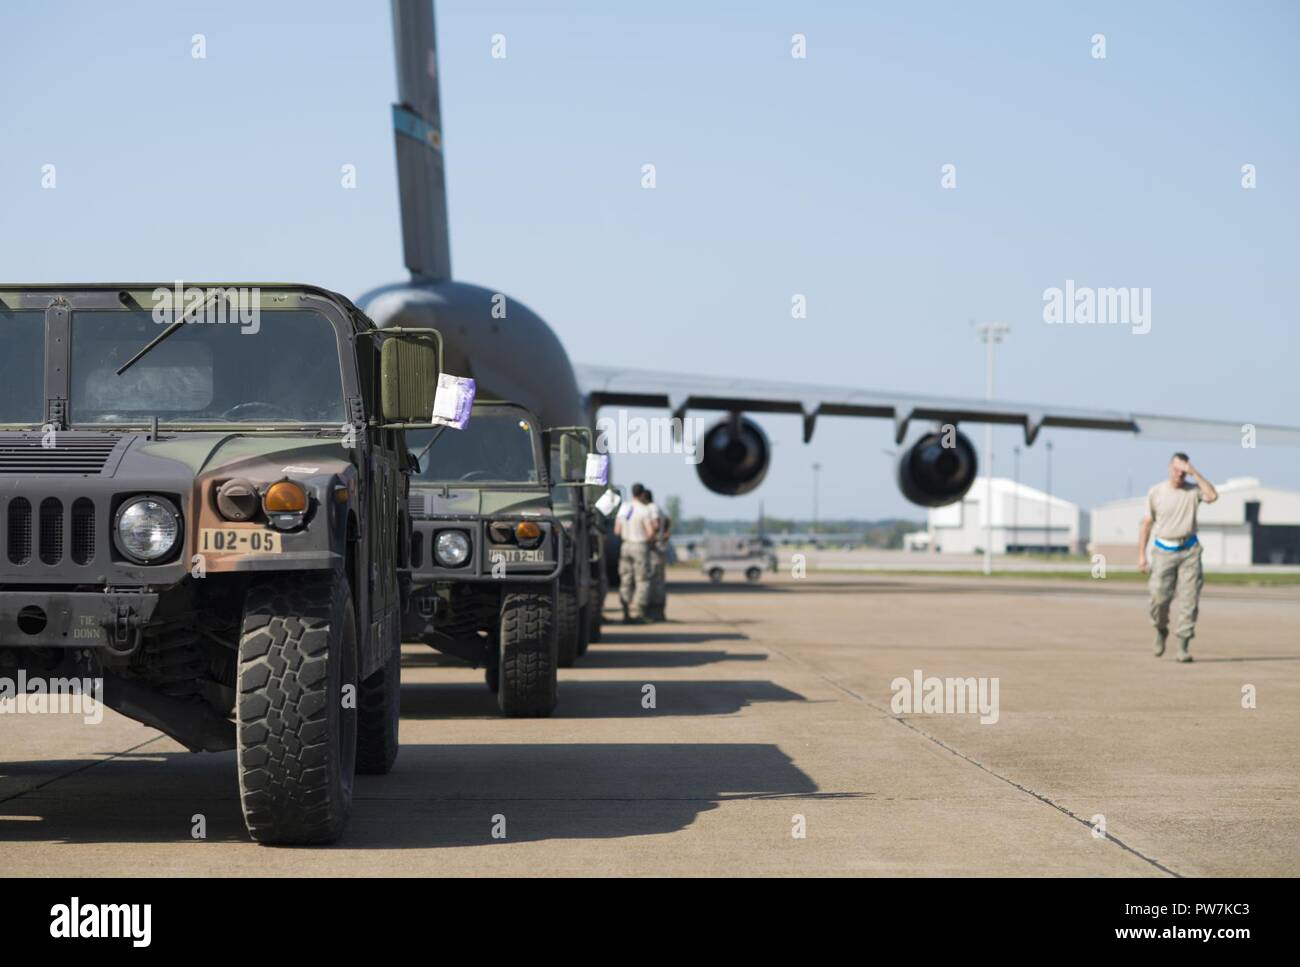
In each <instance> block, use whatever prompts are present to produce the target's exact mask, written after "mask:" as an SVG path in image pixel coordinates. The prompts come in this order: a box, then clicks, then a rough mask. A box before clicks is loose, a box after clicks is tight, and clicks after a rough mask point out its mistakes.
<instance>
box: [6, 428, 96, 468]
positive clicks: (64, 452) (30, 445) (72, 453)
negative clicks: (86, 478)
mask: <svg viewBox="0 0 1300 967" xmlns="http://www.w3.org/2000/svg"><path fill="white" fill-rule="evenodd" d="M119 439H121V438H120V437H117V436H114V435H112V434H102V435H101V434H94V435H83V434H76V433H56V434H54V437H53V440H52V442H53V444H54V445H53V446H43V445H42V443H43V437H42V436H41V435H35V436H20V435H17V434H3V435H0V473H12V474H39V473H56V474H65V473H68V474H74V473H79V474H88V473H99V472H100V471H101V470H103V469H104V464H106V463H107V462H108V458H109V457H110V456H112V453H113V449H114V447H116V446H117V443H118V440H119Z"/></svg>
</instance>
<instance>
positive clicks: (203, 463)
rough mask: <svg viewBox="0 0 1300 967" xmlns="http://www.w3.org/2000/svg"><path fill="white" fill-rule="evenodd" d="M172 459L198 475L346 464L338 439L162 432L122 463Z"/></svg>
mask: <svg viewBox="0 0 1300 967" xmlns="http://www.w3.org/2000/svg"><path fill="white" fill-rule="evenodd" d="M133 459H134V460H136V461H144V460H155V459H163V460H172V461H175V462H178V463H182V464H184V465H185V466H186V467H188V468H189V470H190V472H191V473H192V474H193V475H195V476H198V475H200V474H204V475H207V474H213V473H221V474H227V473H230V474H240V475H244V474H248V475H250V476H258V477H261V476H270V477H272V478H277V479H278V478H280V477H309V476H315V475H316V474H320V473H328V472H331V470H338V469H341V468H342V467H343V466H344V465H347V464H350V463H351V460H350V459H349V452H348V451H347V450H346V449H344V448H343V447H342V446H341V445H340V444H339V441H338V440H330V439H322V438H320V437H316V436H288V437H286V436H267V435H264V434H238V433H177V434H173V435H168V434H166V433H163V434H162V439H160V440H147V439H145V438H143V437H142V438H141V439H140V440H139V441H138V442H136V444H135V445H134V446H132V447H130V448H129V449H128V450H127V452H126V454H125V456H124V458H123V461H122V468H123V469H126V468H128V466H129V464H130V462H131V461H132V460H133Z"/></svg>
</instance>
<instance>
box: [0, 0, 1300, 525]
mask: <svg viewBox="0 0 1300 967" xmlns="http://www.w3.org/2000/svg"><path fill="white" fill-rule="evenodd" d="M1085 8H1086V9H1085ZM994 11H996V12H994ZM438 18H439V20H438V27H439V46H440V58H441V67H442V76H443V111H444V131H445V141H446V147H447V158H448V165H449V184H450V208H451V219H452V236H453V242H452V255H453V268H454V272H455V274H456V276H457V277H459V278H462V279H466V280H468V281H473V282H479V283H482V284H485V285H489V286H491V287H493V288H496V289H500V290H501V291H504V292H507V293H509V294H510V295H511V296H512V297H514V298H517V299H520V300H522V301H524V302H526V303H528V304H529V305H531V306H532V307H533V308H534V309H536V310H537V311H539V312H540V313H541V314H542V315H543V316H544V317H545V318H547V319H548V320H549V321H550V323H551V324H552V326H554V328H555V329H556V331H557V332H558V333H559V335H560V337H561V339H563V341H564V342H565V344H566V345H567V346H568V348H569V350H570V353H571V355H572V356H573V357H574V358H575V359H576V360H579V361H585V362H596V363H617V364H627V365H642V366H648V367H661V368H668V369H674V370H678V371H684V372H691V371H698V372H712V373H721V374H728V375H730V374H749V375H752V376H755V377H762V378H770V379H781V378H791V379H797V380H824V381H825V382H828V383H834V384H862V385H867V386H872V387H876V388H885V389H889V388H893V389H901V390H912V391H932V392H943V393H948V394H958V395H974V396H978V395H982V393H983V390H984V385H983V380H984V369H983V355H982V347H980V345H979V344H978V342H977V340H976V337H975V335H974V333H973V332H972V331H971V325H970V324H971V322H972V321H975V322H984V321H993V320H997V321H1002V322H1006V323H1008V324H1010V325H1011V326H1012V327H1013V332H1012V333H1011V336H1010V338H1009V341H1008V342H1007V343H1006V344H1005V345H1004V346H1003V347H1002V348H1001V350H1000V354H999V358H998V370H999V379H998V392H999V395H1002V396H1004V397H1006V398H1011V399H1018V400H1047V401H1053V402H1058V403H1062V404H1068V405H1077V406H1094V407H1106V408H1118V409H1134V410H1139V411H1149V412H1159V413H1173V414H1184V415H1191V416H1204V417H1221V418H1226V419H1234V420H1243V421H1246V420H1249V421H1254V422H1259V423H1269V422H1272V423H1289V424H1296V423H1300V412H1297V410H1298V409H1300V408H1298V407H1297V405H1296V404H1297V399H1300V393H1298V392H1297V389H1296V366H1297V362H1298V361H1300V352H1298V350H1300V337H1298V336H1297V334H1296V326H1297V312H1296V304H1295V300H1296V296H1297V291H1298V287H1297V283H1298V282H1300V270H1298V269H1297V244H1296V243H1297V233H1298V232H1300V227H1298V226H1300V195H1298V192H1300V166H1298V165H1297V161H1298V160H1300V158H1298V155H1300V110H1298V108H1297V105H1298V104H1300V99H1298V98H1297V91H1300V76H1298V75H1300V68H1298V66H1297V65H1298V64H1300V57H1297V56H1296V53H1295V52H1296V49H1297V45H1298V44H1300V5H1297V4H1294V3H1285V2H1280V3H1263V2H1252V3H1245V4H1241V3H1227V2H1221V3H1172V2H1169V3H1143V4H1133V3H1114V4H1087V5H1084V4H1066V3H1021V4H970V3H957V2H953V3H907V4H866V3H847V2H846V3H823V4H816V5H811V4H803V3H795V2H788V3H738V2H737V3H713V4H705V3H694V2H656V3H653V4H622V3H621V4H610V3H596V2H589V3H540V2H535V0H534V2H518V3H493V2H483V0H477V2H473V3H470V2H455V3H452V2H443V3H439V4H438ZM796 32H798V33H803V34H805V35H806V36H807V44H808V56H807V58H806V59H805V60H795V59H792V58H791V56H790V37H791V35H792V34H793V33H796ZM196 33H202V34H204V35H205V37H206V44H207V57H206V59H203V60H195V59H193V58H192V57H191V56H190V48H191V36H192V35H193V34H196ZM498 33H500V34H504V35H505V37H506V43H507V57H506V58H505V59H504V60H495V59H493V58H492V57H491V56H490V43H491V37H492V35H493V34H498ZM1094 33H1103V34H1105V36H1106V45H1107V51H1106V53H1107V56H1106V59H1105V60H1095V59H1093V58H1092V56H1091V53H1090V51H1091V41H1090V38H1091V36H1092V35H1093V34H1094ZM0 36H3V38H4V41H5V44H4V46H5V55H4V57H3V58H2V59H0V90H3V91H4V94H3V116H4V120H5V124H4V131H5V148H4V151H3V152H0V226H2V227H3V231H0V266H3V268H0V276H2V277H4V278H5V279H6V280H11V281H91V280H105V281H107V280H112V281H117V280H140V279H144V280H152V279H174V278H186V279H209V278H222V279H225V278H230V279H258V280H261V279H284V280H301V281H307V282H314V283H319V284H322V285H326V286H328V287H331V288H334V289H337V290H340V291H342V292H345V293H347V294H349V295H352V296H357V295H359V294H360V293H362V292H363V291H365V290H367V289H369V288H371V287H372V286H375V285H378V284H381V283H384V282H387V281H392V280H394V279H397V278H399V277H401V275H402V271H401V255H400V236H399V228H398V210H397V203H396V189H395V178H394V165H393V158H392V151H393V148H392V134H391V130H390V127H389V107H388V105H389V104H390V103H391V101H392V100H393V97H394V88H395V81H394V74H393V62H392V51H391V38H390V25H389V18H388V11H387V4H381V3H377V2H375V3H361V2H356V0H347V2H333V0H331V2H322V0H313V2H293V3H274V4H272V3H264V2H262V3H257V2H243V0H240V2H222V3H215V2H209V3H184V4H180V3H172V2H154V0H147V2H146V0H136V2H131V3H114V4H105V3H92V2H78V3H57V2H51V3H45V4H40V5H37V4H30V5H22V6H19V5H16V4H6V5H4V7H3V8H2V10H0ZM646 162H653V163H654V164H655V165H656V166H657V170H658V187H657V188H656V189H655V190H654V191H646V190H643V189H642V188H641V187H640V184H639V181H640V167H641V165H642V164H643V163H646ZM345 163H346V164H354V165H356V166H357V171H358V187H357V188H356V189H355V190H344V189H343V188H342V187H341V186H340V166H341V165H343V164H345ZM947 163H952V164H955V165H956V166H957V178H958V187H957V188H956V190H943V189H941V188H940V167H941V165H944V164H947ZM1247 163H1249V164H1254V165H1255V166H1256V168H1257V171H1258V187H1257V188H1256V189H1254V190H1244V189H1243V188H1242V187H1241V185H1240V178H1241V175H1240V169H1241V166H1242V165H1243V164H1247ZM45 164H54V165H55V166H56V170H57V188H56V189H54V190H44V189H42V188H41V169H42V165H45ZM1067 278H1069V279H1074V280H1076V281H1077V282H1079V284H1082V285H1091V286H1096V287H1102V286H1136V287H1150V288H1151V289H1152V303H1153V306H1152V308H1153V320H1152V328H1151V331H1150V333H1148V334H1146V335H1144V336H1136V335H1134V334H1132V333H1131V332H1130V331H1128V330H1127V329H1125V328H1124V327H1109V328H1098V327H1068V328H1067V327H1061V326H1049V325H1046V324H1045V323H1044V322H1043V321H1042V293H1043V290H1044V289H1046V288H1048V287H1050V286H1061V285H1063V284H1064V281H1065V280H1066V279H1067ZM794 293H803V294H806V295H807V297H808V302H809V318H808V319H807V320H806V321H804V322H799V323H795V322H793V321H792V320H791V319H790V299H791V296H792V295H793V294H794ZM764 422H765V425H766V426H767V428H768V429H769V431H770V432H771V434H772V437H773V439H774V441H775V444H776V448H775V452H776V461H775V464H774V467H773V470H772V472H771V474H770V475H769V478H768V481H767V483H766V484H765V485H764V486H763V487H762V488H761V489H760V490H759V491H758V492H756V493H755V494H754V495H751V496H749V497H746V498H741V499H739V500H728V499H726V498H720V497H715V496H713V495H711V494H708V493H707V492H706V491H705V490H704V488H703V487H702V486H700V485H699V484H698V483H696V482H695V479H694V474H693V471H690V470H689V469H688V468H687V467H686V466H685V465H684V464H683V463H681V462H679V461H676V460H664V459H656V458H640V459H639V460H631V459H629V460H626V461H625V462H624V463H623V464H621V465H620V477H621V478H622V479H629V478H630V477H632V476H637V477H643V478H645V479H646V481H647V483H649V484H651V485H652V486H654V488H655V490H656V493H657V496H659V497H660V498H661V499H662V498H665V497H667V496H668V495H670V494H673V493H676V494H680V495H681V497H682V499H683V502H684V509H685V510H686V512H687V513H688V514H696V513H706V514H710V515H714V516H722V515H725V516H751V515H753V514H754V513H755V512H756V510H757V506H758V501H759V499H760V498H761V499H762V500H764V501H765V503H766V508H767V510H768V512H769V513H776V514H783V515H807V514H808V513H809V512H810V510H811V497H810V489H811V473H810V471H809V465H810V463H812V462H813V461H819V462H821V463H822V464H823V465H824V467H825V469H824V471H823V473H822V500H821V507H822V513H823V514H824V515H826V516H832V515H833V516H849V515H852V516H883V515H886V514H894V513H912V514H913V515H914V516H917V517H918V518H919V517H920V516H921V513H920V512H919V511H914V510H909V508H910V505H908V504H907V503H906V502H905V501H903V500H902V498H901V497H899V496H898V495H897V492H896V490H895V489H894V485H893V483H892V479H891V472H892V467H891V463H890V460H889V458H888V457H887V456H886V455H885V454H883V453H882V452H881V451H882V450H883V449H886V448H890V447H891V446H892V441H891V440H890V433H889V428H888V427H887V426H886V425H885V424H884V423H882V422H869V421H855V420H844V419H836V420H830V419H828V420H824V421H823V422H822V424H821V425H820V426H819V429H818V437H817V439H816V440H815V441H814V443H813V445H812V446H810V447H804V446H803V445H802V444H801V443H800V442H799V427H798V424H797V421H795V420H794V419H792V418H772V419H767V420H765V421H764ZM975 433H976V436H977V440H979V441H982V435H983V430H982V428H976V429H975ZM1015 438H1016V434H1015V433H1013V432H1012V431H1010V430H1002V431H999V432H998V434H997V442H996V447H995V451H996V463H995V472H999V473H1010V469H1011V466H1010V448H1011V446H1012V445H1013V444H1014V442H1016V440H1015ZM1050 438H1051V439H1053V441H1054V443H1055V457H1054V474H1053V476H1054V479H1055V486H1054V488H1053V489H1054V491H1055V492H1056V493H1058V494H1060V495H1062V496H1064V497H1066V498H1068V499H1072V500H1076V501H1079V502H1081V503H1083V504H1084V505H1085V506H1090V505H1092V504H1095V503H1097V502H1100V501H1103V500H1106V499H1110V498H1114V497H1122V496H1125V495H1126V494H1127V493H1128V492H1129V488H1130V487H1131V488H1132V489H1133V490H1134V491H1135V492H1136V491H1140V490H1141V489H1144V488H1145V487H1146V486H1147V485H1149V483H1151V482H1154V481H1155V480H1156V479H1158V478H1159V477H1160V475H1161V474H1162V473H1163V464H1164V461H1165V458H1166V456H1167V453H1168V451H1169V450H1170V449H1171V447H1170V446H1169V445H1167V444H1164V443H1160V444H1153V443H1138V442H1135V441H1133V440H1131V439H1130V438H1128V437H1123V438H1116V437H1110V436H1103V435H1100V434H1087V433H1082V432H1078V431H1056V432H1054V433H1052V434H1050ZM1192 456H1193V459H1194V461H1195V462H1197V463H1198V464H1200V465H1201V466H1202V467H1203V469H1205V470H1206V472H1207V473H1208V474H1209V475H1210V476H1211V478H1212V479H1216V482H1221V481H1222V480H1223V479H1224V478H1226V477H1229V476H1236V475H1255V476H1259V477H1262V478H1264V480H1265V481H1266V482H1270V483H1274V484H1277V485H1282V486H1287V487H1300V453H1298V452H1296V451H1294V450H1292V451H1272V452H1270V451H1267V450H1260V449H1257V450H1244V449H1241V448H1238V447H1201V448H1200V449H1195V450H1193V453H1192ZM1021 468H1022V470H1021V475H1022V479H1024V480H1025V481H1026V482H1028V483H1031V484H1033V485H1038V486H1041V485H1042V483H1043V478H1044V472H1045V466H1044V450H1043V447H1042V445H1041V441H1040V444H1039V445H1037V446H1035V447H1034V448H1033V449H1032V450H1030V451H1027V452H1026V453H1025V454H1024V456H1023V457H1022V460H1021Z"/></svg>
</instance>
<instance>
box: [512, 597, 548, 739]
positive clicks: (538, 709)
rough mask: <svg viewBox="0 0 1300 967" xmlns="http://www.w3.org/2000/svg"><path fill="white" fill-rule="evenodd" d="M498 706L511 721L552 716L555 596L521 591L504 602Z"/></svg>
mask: <svg viewBox="0 0 1300 967" xmlns="http://www.w3.org/2000/svg"><path fill="white" fill-rule="evenodd" d="M500 649H501V655H500V661H499V662H498V665H497V668H498V672H497V677H498V682H499V687H498V690H497V703H498V704H499V705H500V706H501V711H502V713H503V714H504V715H507V716H509V717H511V718H525V717H532V718H538V717H543V716H547V715H550V714H551V712H552V711H553V710H554V709H555V702H556V665H557V659H558V658H559V655H558V639H557V637H556V634H555V604H554V599H553V597H552V595H550V594H547V593H541V594H538V593H537V592H534V591H520V592H514V593H510V594H507V595H505V598H504V600H503V601H502V602H501V644H500Z"/></svg>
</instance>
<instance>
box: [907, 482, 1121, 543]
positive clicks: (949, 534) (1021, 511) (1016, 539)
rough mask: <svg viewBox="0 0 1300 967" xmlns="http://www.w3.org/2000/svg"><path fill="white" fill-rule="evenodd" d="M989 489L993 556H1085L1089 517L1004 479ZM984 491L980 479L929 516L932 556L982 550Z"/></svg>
mask: <svg viewBox="0 0 1300 967" xmlns="http://www.w3.org/2000/svg"><path fill="white" fill-rule="evenodd" d="M992 483H993V500H992V507H993V553H994V554H1019V553H1025V552H1034V553H1043V552H1046V551H1049V550H1050V551H1052V552H1054V553H1080V552H1082V551H1083V550H1084V545H1085V544H1086V542H1087V540H1088V516H1087V515H1086V514H1084V513H1082V512H1081V511H1080V510H1079V507H1078V506H1077V505H1076V504H1072V503H1070V502H1069V501H1068V500H1063V499H1062V498H1060V497H1055V496H1053V497H1049V496H1048V495H1047V494H1046V493H1044V492H1043V491H1041V490H1035V489H1034V488H1033V487H1030V486H1027V485H1025V484H1022V483H1017V482H1016V481H1014V480H1010V479H1008V478H1006V477H994V478H993V481H992ZM988 486H989V479H988V478H987V477H979V478H977V479H976V481H975V484H974V485H973V486H972V487H971V489H970V490H969V491H967V493H966V496H965V497H963V498H962V499H961V500H960V501H959V502H958V503H955V504H949V505H948V506H947V507H935V508H933V509H932V510H931V511H930V513H929V518H928V522H927V527H926V530H927V531H928V533H929V546H930V549H931V550H933V551H936V552H939V553H946V554H975V553H979V552H982V551H983V550H984V543H985V540H986V538H987V532H986V529H985V528H986V525H987V518H986V516H985V504H986V503H987V494H988ZM1133 539H1134V541H1136V540H1137V536H1136V535H1134V538H1133Z"/></svg>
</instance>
